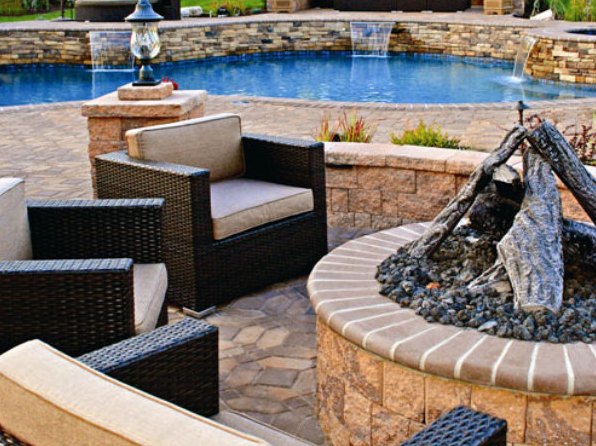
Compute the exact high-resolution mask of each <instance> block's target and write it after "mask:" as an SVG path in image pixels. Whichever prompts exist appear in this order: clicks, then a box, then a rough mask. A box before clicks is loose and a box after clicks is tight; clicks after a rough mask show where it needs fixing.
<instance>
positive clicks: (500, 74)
mask: <svg viewBox="0 0 596 446" xmlns="http://www.w3.org/2000/svg"><path fill="white" fill-rule="evenodd" d="M154 70H155V72H156V75H157V76H159V77H164V76H169V77H170V78H173V79H174V80H176V82H178V84H179V85H180V88H181V89H205V90H207V91H208V92H209V93H210V94H239V95H248V96H273V97H285V98H303V99H318V100H332V101H350V102H390V103H464V102H507V101H517V100H520V99H523V100H526V101H534V100H548V99H569V98H577V97H589V96H596V89H591V88H587V87H574V86H565V85H553V84H545V83H542V82H535V81H531V80H529V79H527V78H525V79H524V80H523V81H521V82H520V81H519V80H516V79H514V78H512V77H511V72H512V66H511V65H510V64H503V63H489V62H479V61H478V60H473V61H468V60H464V59H457V58H453V57H438V56H424V55H394V56H390V57H388V58H385V59H378V58H368V57H351V56H350V55H348V54H334V53H331V54H321V53H307V54H304V53H295V54H292V55H279V54H278V55H257V56H250V57H237V58H216V59H211V60H203V61H196V62H192V63H175V64H163V65H157V66H154ZM134 76H135V74H134V73H133V72H131V71H104V72H92V71H91V70H89V69H85V68H83V67H65V66H51V67H47V66H46V67H39V66H29V67H4V68H0V105H4V106H6V105H17V104H31V103H40V102H60V101H73V100H84V99H91V98H94V97H98V96H101V95H103V94H106V93H108V92H110V91H113V90H115V89H116V88H117V87H118V86H120V85H123V84H125V83H127V82H130V81H131V80H133V78H134Z"/></svg>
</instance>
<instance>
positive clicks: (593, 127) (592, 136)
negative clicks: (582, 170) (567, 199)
mask: <svg viewBox="0 0 596 446" xmlns="http://www.w3.org/2000/svg"><path fill="white" fill-rule="evenodd" d="M542 121H543V119H542V118H541V117H540V116H539V115H532V116H529V117H528V118H527V119H526V125H527V126H528V128H529V129H530V130H533V129H535V128H536V127H538V126H539V125H540V124H541V123H542ZM554 125H555V127H556V126H557V123H556V122H555V123H554ZM561 133H562V134H563V136H565V138H567V142H568V143H569V145H570V146H571V147H572V148H573V150H575V153H577V156H578V157H579V159H580V161H581V162H582V163H584V164H587V165H590V166H596V112H593V113H592V122H588V123H587V124H577V123H576V124H572V125H568V126H567V127H565V129H563V131H562V132H561Z"/></svg>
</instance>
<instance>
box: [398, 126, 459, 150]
mask: <svg viewBox="0 0 596 446" xmlns="http://www.w3.org/2000/svg"><path fill="white" fill-rule="evenodd" d="M391 142H392V143H393V144H397V145H401V146H404V145H409V146H426V147H442V148H444V149H462V148H463V147H462V146H461V145H460V143H459V139H457V138H450V137H449V135H448V134H447V133H443V131H442V130H441V127H439V126H438V125H435V124H431V125H430V126H428V127H427V126H426V124H425V123H424V121H423V120H422V119H421V120H420V122H419V123H418V127H416V128H415V129H414V130H404V132H403V133H402V134H401V135H396V134H395V133H391Z"/></svg>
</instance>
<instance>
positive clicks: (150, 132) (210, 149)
mask: <svg viewBox="0 0 596 446" xmlns="http://www.w3.org/2000/svg"><path fill="white" fill-rule="evenodd" d="M241 135H242V133H241V128H240V116H238V115H233V114H230V113H223V114H219V115H211V116H207V117H204V118H198V119H189V120H187V121H179V122H174V123H171V124H163V125H155V126H152V127H143V128H138V129H133V130H129V131H128V132H126V142H127V144H128V154H129V155H130V156H132V157H135V158H140V159H145V160H151V161H165V162H168V163H174V164H183V165H186V166H192V167H199V168H203V169H208V170H209V171H210V172H211V174H210V179H211V181H219V180H223V179H227V178H233V177H239V176H242V175H243V174H244V171H245V165H244V150H243V149H242V136H241Z"/></svg>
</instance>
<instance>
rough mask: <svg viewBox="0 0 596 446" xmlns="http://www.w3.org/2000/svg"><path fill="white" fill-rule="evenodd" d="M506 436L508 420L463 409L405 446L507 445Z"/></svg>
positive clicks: (457, 410) (429, 427) (451, 414)
mask: <svg viewBox="0 0 596 446" xmlns="http://www.w3.org/2000/svg"><path fill="white" fill-rule="evenodd" d="M506 437H507V422H506V421H505V420H502V419H500V418H496V417H493V416H492V415H488V414H486V413H482V412H477V411H475V410H472V409H470V408H469V407H466V406H459V407H456V408H455V409H453V410H451V411H449V412H447V413H446V414H445V415H443V416H442V417H441V418H439V419H438V420H436V421H435V422H434V423H432V424H431V425H430V426H428V427H427V428H426V429H423V430H422V431H420V432H418V433H417V434H416V435H414V436H413V437H412V438H411V439H409V440H408V441H406V442H405V443H402V446H427V445H433V446H435V445H436V446H505V444H506Z"/></svg>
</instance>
